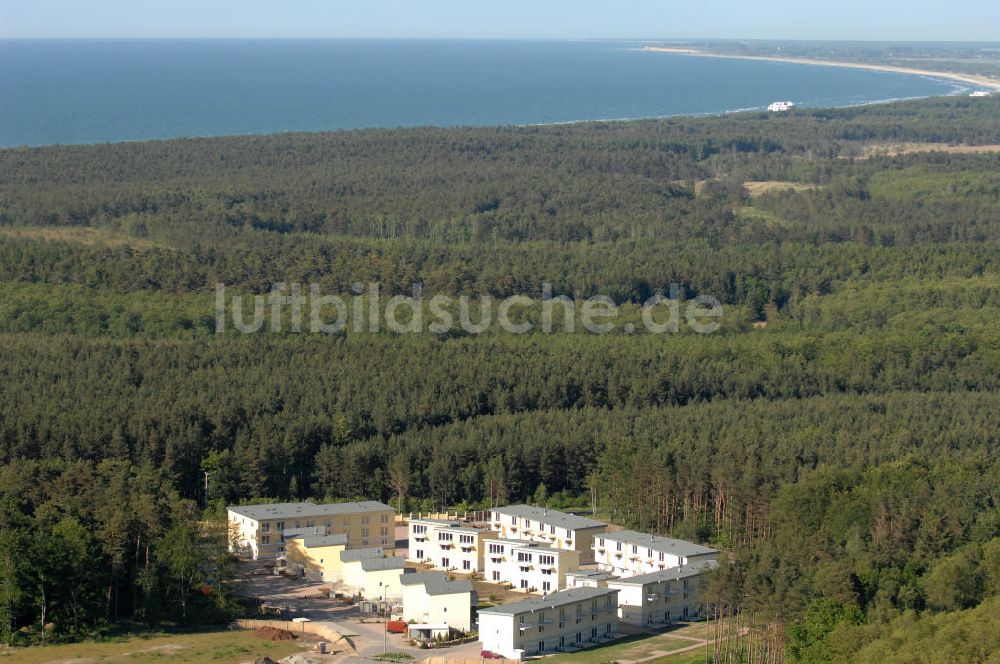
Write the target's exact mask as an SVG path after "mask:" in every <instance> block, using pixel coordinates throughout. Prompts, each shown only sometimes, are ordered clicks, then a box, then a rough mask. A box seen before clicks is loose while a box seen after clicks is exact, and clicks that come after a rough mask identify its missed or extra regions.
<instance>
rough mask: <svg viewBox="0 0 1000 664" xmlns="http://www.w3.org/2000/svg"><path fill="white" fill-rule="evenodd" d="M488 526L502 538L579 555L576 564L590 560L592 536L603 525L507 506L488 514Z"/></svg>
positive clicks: (570, 516)
mask: <svg viewBox="0 0 1000 664" xmlns="http://www.w3.org/2000/svg"><path fill="white" fill-rule="evenodd" d="M490 526H491V528H492V529H493V530H495V531H497V532H498V533H500V537H502V538H504V539H522V540H530V541H532V542H539V543H542V544H547V545H549V546H552V547H555V548H557V549H567V550H573V551H576V552H578V553H579V554H580V564H582V565H586V564H588V563H592V562H593V561H594V552H593V540H594V536H595V535H597V534H599V533H603V532H604V531H605V529H606V528H607V524H605V523H603V522H601V521H595V520H594V519H587V518H584V517H582V516H575V515H573V514H566V513H565V512H557V511H556V510H550V509H545V508H542V507H532V506H530V505H508V506H507V507H496V508H494V509H493V510H491V511H490Z"/></svg>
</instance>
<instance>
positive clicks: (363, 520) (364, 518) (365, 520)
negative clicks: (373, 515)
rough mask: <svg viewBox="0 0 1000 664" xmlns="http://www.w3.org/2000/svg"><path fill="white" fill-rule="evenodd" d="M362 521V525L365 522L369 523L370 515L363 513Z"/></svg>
mask: <svg viewBox="0 0 1000 664" xmlns="http://www.w3.org/2000/svg"><path fill="white" fill-rule="evenodd" d="M361 523H362V525H364V524H367V523H368V515H367V514H363V515H362V516H361Z"/></svg>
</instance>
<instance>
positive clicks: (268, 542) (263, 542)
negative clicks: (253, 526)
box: [260, 535, 271, 544]
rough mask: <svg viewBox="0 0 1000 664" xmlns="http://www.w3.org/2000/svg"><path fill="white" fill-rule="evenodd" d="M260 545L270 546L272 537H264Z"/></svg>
mask: <svg viewBox="0 0 1000 664" xmlns="http://www.w3.org/2000/svg"><path fill="white" fill-rule="evenodd" d="M260 543H261V544H270V543H271V536H270V535H264V536H262V537H261V538H260Z"/></svg>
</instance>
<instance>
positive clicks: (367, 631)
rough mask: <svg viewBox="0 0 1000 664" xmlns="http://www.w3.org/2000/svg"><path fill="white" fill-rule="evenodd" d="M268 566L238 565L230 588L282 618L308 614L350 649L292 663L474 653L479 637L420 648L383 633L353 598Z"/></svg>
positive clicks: (255, 563) (381, 625)
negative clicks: (343, 639)
mask: <svg viewBox="0 0 1000 664" xmlns="http://www.w3.org/2000/svg"><path fill="white" fill-rule="evenodd" d="M271 569H272V568H271V566H270V565H269V564H268V563H267V562H266V561H247V562H244V563H242V565H241V570H240V574H239V577H238V579H237V580H236V582H235V586H234V587H235V590H236V593H237V594H238V595H239V596H241V597H244V598H252V599H254V600H258V601H260V602H261V604H262V605H263V606H266V607H270V608H274V609H277V610H278V611H280V612H281V618H282V619H285V620H294V619H295V618H307V619H309V620H310V621H312V622H319V623H324V624H327V625H329V626H330V627H332V628H333V629H335V630H336V631H337V632H339V633H340V634H342V635H344V636H345V637H346V638H347V640H348V641H349V642H350V644H351V646H353V649H354V650H353V651H351V650H350V649H345V650H344V651H341V652H338V653H337V654H336V655H334V656H332V657H331V656H322V655H317V654H315V653H301V654H300V655H299V656H298V659H296V660H295V662H293V663H292V664H323V663H325V662H337V663H338V664H340V663H341V662H343V663H345V664H346V663H351V664H360V663H362V662H374V661H377V660H375V659H373V658H374V657H375V656H376V655H381V654H383V653H384V652H402V653H406V654H408V655H410V656H411V657H413V661H415V662H420V661H422V660H424V659H425V658H427V657H438V656H440V657H449V658H456V659H462V658H478V656H479V652H480V648H479V642H478V641H477V642H473V643H467V644H464V645H460V646H452V647H449V648H435V649H421V648H417V647H415V646H412V645H410V641H409V639H407V638H406V637H405V636H403V635H399V634H386V633H385V623H384V622H382V620H381V618H380V617H379V616H363V615H362V614H361V612H360V609H359V607H358V605H357V604H355V603H353V602H352V601H350V600H345V599H337V598H331V597H330V588H331V584H329V583H313V582H310V581H306V580H304V579H291V578H288V577H286V576H283V575H279V576H275V575H274V574H273V573H272V572H271ZM491 585H492V584H491Z"/></svg>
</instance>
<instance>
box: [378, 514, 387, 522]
mask: <svg viewBox="0 0 1000 664" xmlns="http://www.w3.org/2000/svg"><path fill="white" fill-rule="evenodd" d="M379 521H380V522H382V523H389V515H388V514H383V515H382V516H381V517H380V518H379Z"/></svg>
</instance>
